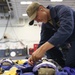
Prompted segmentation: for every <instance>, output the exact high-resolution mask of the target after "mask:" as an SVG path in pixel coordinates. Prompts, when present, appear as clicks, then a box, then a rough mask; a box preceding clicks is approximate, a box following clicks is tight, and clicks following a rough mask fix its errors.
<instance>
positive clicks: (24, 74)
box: [20, 73, 34, 75]
mask: <svg viewBox="0 0 75 75" xmlns="http://www.w3.org/2000/svg"><path fill="white" fill-rule="evenodd" d="M20 75H34V74H33V73H23V74H20Z"/></svg>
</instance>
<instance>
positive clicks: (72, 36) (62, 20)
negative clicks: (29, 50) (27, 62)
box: [39, 5, 75, 67]
mask: <svg viewBox="0 0 75 75" xmlns="http://www.w3.org/2000/svg"><path fill="white" fill-rule="evenodd" d="M47 8H48V9H50V15H51V20H52V23H53V25H52V24H51V23H50V22H47V23H46V24H44V23H43V24H42V28H41V40H40V42H39V46H40V45H42V44H43V43H45V42H46V41H48V42H50V43H52V44H53V45H54V46H55V47H54V48H52V49H51V50H48V51H47V52H46V54H47V57H48V58H52V59H54V60H55V61H57V62H58V63H59V64H60V65H61V66H69V67H75V11H74V10H73V9H71V8H70V7H68V6H65V5H57V6H55V7H51V6H48V7H47ZM66 42H67V43H70V45H71V47H70V48H69V52H68V54H67V57H66V61H65V65H64V60H63V55H62V53H61V51H60V50H59V47H60V46H61V45H63V44H64V43H66Z"/></svg>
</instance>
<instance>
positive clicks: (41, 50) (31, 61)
mask: <svg viewBox="0 0 75 75" xmlns="http://www.w3.org/2000/svg"><path fill="white" fill-rule="evenodd" d="M53 47H54V45H52V44H51V43H49V42H46V43H44V44H43V45H41V46H40V47H39V48H38V49H37V50H36V51H35V52H33V53H32V55H31V56H30V58H29V59H28V62H29V64H30V65H33V64H34V63H35V62H37V61H38V60H39V59H41V58H42V57H43V56H44V54H45V52H46V51H47V50H49V49H51V48H53Z"/></svg>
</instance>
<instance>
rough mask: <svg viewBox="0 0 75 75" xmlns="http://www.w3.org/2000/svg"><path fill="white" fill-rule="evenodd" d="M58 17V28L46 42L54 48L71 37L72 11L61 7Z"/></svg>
mask: <svg viewBox="0 0 75 75" xmlns="http://www.w3.org/2000/svg"><path fill="white" fill-rule="evenodd" d="M58 17H59V22H60V27H59V28H58V30H57V32H55V33H54V35H53V36H52V37H51V38H50V39H49V40H48V42H49V43H51V44H53V45H54V46H60V45H61V44H63V43H64V42H65V41H66V40H67V39H68V38H69V37H70V36H71V34H72V33H73V29H74V19H73V11H72V10H71V9H70V8H69V7H65V6H64V7H62V8H61V9H60V10H59V11H58Z"/></svg>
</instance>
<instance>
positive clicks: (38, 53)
mask: <svg viewBox="0 0 75 75" xmlns="http://www.w3.org/2000/svg"><path fill="white" fill-rule="evenodd" d="M44 54H45V51H42V50H40V49H39V48H38V49H37V50H36V51H35V52H33V53H32V55H31V56H30V58H29V59H28V63H29V64H30V65H33V64H34V63H35V62H37V61H38V60H40V59H41V58H42V57H43V56H44Z"/></svg>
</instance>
